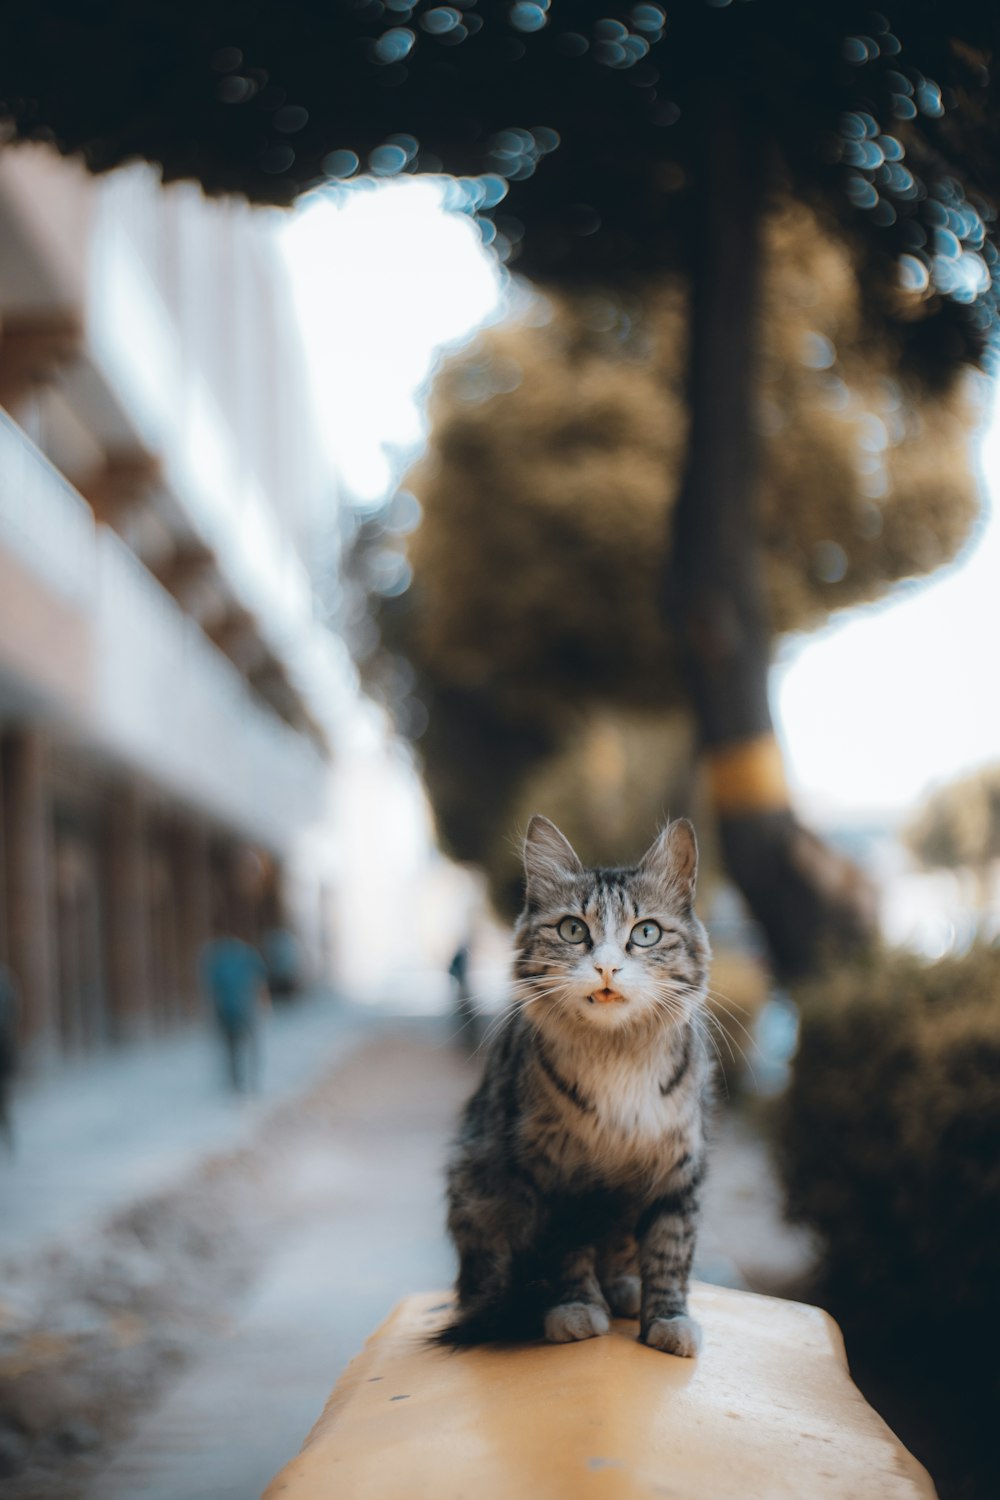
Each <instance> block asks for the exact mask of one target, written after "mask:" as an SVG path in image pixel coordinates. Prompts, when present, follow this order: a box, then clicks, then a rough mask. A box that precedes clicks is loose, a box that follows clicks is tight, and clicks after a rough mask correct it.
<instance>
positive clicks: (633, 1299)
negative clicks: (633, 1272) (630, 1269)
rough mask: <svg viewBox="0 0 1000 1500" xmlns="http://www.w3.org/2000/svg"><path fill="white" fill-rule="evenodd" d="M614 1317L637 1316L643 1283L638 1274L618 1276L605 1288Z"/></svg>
mask: <svg viewBox="0 0 1000 1500" xmlns="http://www.w3.org/2000/svg"><path fill="white" fill-rule="evenodd" d="M604 1295H605V1297H606V1298H607V1299H608V1306H609V1307H610V1309H611V1314H612V1317H615V1318H637V1317H638V1316H639V1303H640V1301H641V1300H642V1283H641V1281H640V1280H639V1278H638V1276H616V1277H615V1279H614V1281H609V1282H608V1284H607V1286H606V1287H605V1288H604Z"/></svg>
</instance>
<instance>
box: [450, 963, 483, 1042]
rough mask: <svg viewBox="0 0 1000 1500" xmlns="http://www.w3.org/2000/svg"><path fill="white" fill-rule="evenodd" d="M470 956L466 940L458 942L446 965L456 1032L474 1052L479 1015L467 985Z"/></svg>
mask: <svg viewBox="0 0 1000 1500" xmlns="http://www.w3.org/2000/svg"><path fill="white" fill-rule="evenodd" d="M471 956H472V950H471V946H470V944H469V942H468V941H466V942H464V943H460V944H459V946H458V947H457V948H456V950H455V955H454V957H453V958H452V961H451V963H450V964H449V965H448V977H449V978H450V979H451V981H452V986H453V989H452V1002H451V1014H452V1019H453V1020H454V1022H455V1026H456V1032H455V1035H456V1037H458V1038H459V1039H460V1040H461V1041H462V1042H463V1044H464V1045H465V1046H466V1047H467V1048H468V1049H469V1051H472V1052H474V1051H475V1049H476V1044H477V1041H478V1031H479V1016H478V1013H477V1011H476V1007H475V1005H474V1004H473V1001H472V990H471V988H470V986H469V962H470V959H471Z"/></svg>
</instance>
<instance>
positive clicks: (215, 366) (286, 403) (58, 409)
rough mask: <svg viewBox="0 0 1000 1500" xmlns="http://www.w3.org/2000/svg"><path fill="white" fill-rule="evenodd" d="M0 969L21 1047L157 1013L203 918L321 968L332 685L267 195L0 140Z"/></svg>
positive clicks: (344, 698) (299, 394)
mask: <svg viewBox="0 0 1000 1500" xmlns="http://www.w3.org/2000/svg"><path fill="white" fill-rule="evenodd" d="M0 405H2V407H3V411H2V412H0V961H2V962H4V963H5V964H6V965H7V966H8V968H9V969H10V970H11V972H12V974H13V975H14V978H15V981H16V984H17V987H18V989H19V992H20V1023H19V1024H20V1032H21V1039H22V1043H23V1045H24V1047H25V1049H26V1051H27V1052H35V1053H37V1054H39V1055H45V1054H50V1053H54V1052H58V1051H74V1050H80V1049H88V1048H93V1047H96V1046H99V1045H101V1044H102V1043H103V1042H104V1041H105V1040H108V1039H114V1038H117V1037H123V1036H129V1035H132V1034H135V1033H142V1032H145V1031H150V1030H156V1029H161V1028H165V1027H168V1026H170V1025H172V1024H175V1023H177V1022H179V1021H181V1020H183V1018H184V1017H185V1016H188V1015H189V1014H191V1013H192V1012H193V1011H194V1009H195V1008H196V1007H197V1005H198V998H197V992H196V985H195V969H196V956H197V952H198V949H199V947H200V946H201V944H202V943H203V942H204V941H205V939H206V937H207V936H208V935H209V933H210V931H211V929H212V927H213V923H217V922H219V921H225V922H226V923H227V924H228V925H235V926H237V927H238V928H239V929H241V930H242V931H243V932H244V933H245V934H246V935H247V936H248V937H250V938H252V939H259V938H260V936H261V934H262V932H263V931H264V930H265V929H266V928H267V927H268V926H270V925H273V924H276V923H278V922H285V921H289V922H292V923H293V925H295V926H296V927H297V928H298V930H299V933H300V936H301V937H302V938H303V939H304V940H305V944H306V947H307V949H308V950H309V951H310V953H311V964H312V967H313V970H314V972H315V971H317V970H320V971H321V970H322V969H323V967H324V966H325V964H326V962H327V961H328V951H327V950H328V948H329V944H330V938H329V934H328V932H327V924H328V921H329V907H330V902H329V889H328V882H329V879H330V867H329V858H328V850H327V848H326V844H325V843H324V840H323V838H322V837H319V836H318V835H317V832H316V830H317V826H318V825H319V824H321V823H322V819H323V816H324V807H325V799H326V798H327V796H328V790H329V783H330V760H331V756H332V755H333V754H334V753H335V742H336V738H337V725H338V721H339V719H340V718H341V717H342V716H343V715H344V714H347V713H349V712H350V711H351V705H352V703H353V702H354V701H355V699H354V688H353V681H352V675H351V672H350V668H349V665H348V663H347V660H346V655H345V653H344V652H343V648H342V646H341V645H340V643H339V642H338V641H337V640H336V639H335V638H334V637H332V636H331V635H330V633H329V632H328V631H327V630H326V629H325V628H324V627H323V626H322V624H321V623H320V621H319V620H318V619H317V614H316V608H315V604H314V594H313V587H312V582H311V578H310V566H311V564H312V562H313V561H314V559H315V558H316V556H317V555H318V552H319V550H320V549H322V547H323V546H324V537H325V536H327V535H329V532H330V514H331V512H330V502H331V488H332V483H331V479H330V476H329V472H328V469H327V468H326V466H325V464H324V461H323V458H322V449H321V445H320V443H319V441H318V437H317V426H316V419H315V417H314V415H313V411H312V408H311V405H310V399H309V393H308V390H307V388H306V376H305V369H304V360H303V357H302V352H301V349H300V347H299V340H298V334H297V330H296V325H295V320H294V317H293V316H292V313H291V307H290V301H289V298H288V288H287V287H286V285H285V282H284V267H283V264H282V262H281V259H280V255H279V251H278V247H277V244H276V242H275V235H274V227H273V223H272V221H271V217H270V215H268V214H263V215H262V214H260V213H258V212H255V211H253V210H251V209H250V208H249V207H247V206H246V205H243V204H239V203H234V202H227V203H211V202H207V201H206V200H205V199H204V198H203V197H202V195H201V193H200V190H198V189H196V188H194V187H192V186H191V185H188V184H182V185H176V186H173V187H171V188H168V189H166V190H164V189H162V188H161V187H160V185H159V183H158V180H157V178H156V176H155V174H154V173H152V172H151V171H150V170H149V169H148V168H145V167H136V168H129V169H126V170H124V171H120V172H117V173H115V174H113V175H111V176H109V177H105V178H93V177H91V176H89V174H87V173H86V172H85V171H83V170H82V169H80V168H79V167H77V166H76V165H75V164H73V163H70V162H66V161H63V160H62V159H60V158H59V157H57V156H56V155H55V154H54V153H50V152H48V151H46V150H45V149H44V148H27V149H25V148H17V149H10V148H7V149H3V150H0Z"/></svg>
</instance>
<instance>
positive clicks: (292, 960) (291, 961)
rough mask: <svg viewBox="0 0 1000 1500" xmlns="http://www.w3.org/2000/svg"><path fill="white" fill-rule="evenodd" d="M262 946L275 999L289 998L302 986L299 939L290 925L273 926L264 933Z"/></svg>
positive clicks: (272, 995) (268, 979) (270, 986)
mask: <svg viewBox="0 0 1000 1500" xmlns="http://www.w3.org/2000/svg"><path fill="white" fill-rule="evenodd" d="M261 948H262V949H263V953H264V964H265V966H266V968H267V984H268V989H269V990H270V992H271V997H272V999H274V1000H287V999H288V998H289V997H290V996H292V995H294V994H297V993H298V991H299V990H300V989H301V988H302V954H301V950H300V947H299V940H298V938H297V937H296V936H295V934H294V932H292V931H291V929H290V928H288V927H284V926H281V927H272V928H271V930H270V931H269V932H266V933H265V934H264V938H263V941H262V943H261Z"/></svg>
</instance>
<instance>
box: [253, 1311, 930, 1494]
mask: <svg viewBox="0 0 1000 1500" xmlns="http://www.w3.org/2000/svg"><path fill="white" fill-rule="evenodd" d="M450 1300H451V1299H450V1297H448V1295H447V1294H442V1293H436V1294H434V1293H431V1294H428V1295H423V1296H415V1297H408V1298H407V1299H406V1300H405V1301H404V1302H402V1303H401V1304H400V1305H399V1307H397V1309H396V1310H395V1312H394V1313H393V1314H392V1315H391V1316H390V1317H389V1319H388V1320H387V1321H386V1322H385V1323H384V1324H383V1325H382V1327H381V1328H379V1329H378V1330H377V1332H376V1333H375V1334H374V1335H373V1336H372V1337H371V1339H369V1341H368V1343H367V1345H366V1346H365V1349H364V1350H363V1352H362V1353H361V1354H360V1355H359V1356H358V1357H357V1359H355V1360H354V1361H353V1363H352V1364H351V1365H350V1367H349V1368H348V1370H347V1371H346V1372H345V1374H344V1375H343V1377H342V1379H341V1380H340V1381H339V1382H338V1384H337V1386H336V1388H335V1390H334V1392H333V1394H332V1396H331V1397H330V1400H329V1402H328V1403H327V1406H326V1410H325V1411H324V1413H323V1415H322V1417H321V1418H320V1420H319V1421H318V1422H317V1424H316V1426H315V1427H314V1428H313V1431H312V1432H311V1433H310V1435H309V1437H308V1439H307V1440H306V1444H305V1447H304V1448H303V1450H302V1452H301V1453H300V1455H299V1456H298V1458H296V1459H294V1460H293V1461H292V1462H291V1463H290V1464H289V1465H288V1466H287V1467H286V1468H285V1469H283V1470H282V1472H281V1473H280V1474H279V1475H278V1476H277V1477H276V1478H275V1479H274V1480H273V1481H272V1483H271V1485H270V1486H269V1487H268V1489H267V1491H266V1495H265V1500H279V1497H280V1500H332V1497H334V1496H336V1497H343V1500H590V1497H601V1500H639V1497H642V1500H647V1497H663V1500H933V1497H934V1494H935V1491H934V1487H933V1485H932V1484H931V1481H930V1478H929V1477H928V1475H927V1473H926V1471H925V1470H924V1469H923V1468H922V1467H921V1466H920V1465H919V1464H918V1463H917V1461H916V1460H915V1459H914V1458H913V1457H912V1456H911V1455H910V1454H909V1453H908V1452H907V1450H906V1449H905V1448H904V1447H903V1446H902V1444H901V1443H899V1441H898V1440H897V1439H896V1438H895V1437H894V1436H893V1434H892V1433H891V1432H890V1430H889V1428H888V1427H887V1426H886V1425H885V1423H884V1422H883V1421H882V1419H881V1418H880V1417H879V1416H878V1415H877V1414H876V1413H875V1412H874V1411H873V1410H872V1408H871V1407H870V1406H869V1405H868V1404H867V1402H866V1401H865V1399H864V1397H863V1396H862V1395H861V1392H860V1391H859V1390H858V1389H857V1387H856V1386H855V1385H854V1384H853V1383H852V1381H851V1378H850V1375H849V1374H848V1370H847V1361H846V1359H845V1356H844V1346H843V1340H842V1339H841V1336H840V1331H839V1329H838V1328H837V1325H836V1324H835V1323H834V1322H833V1320H832V1319H831V1318H829V1317H828V1316H827V1314H826V1313H824V1312H821V1311H820V1310H819V1309H818V1308H815V1307H806V1306H803V1305H802V1304H801V1303H796V1302H781V1301H778V1300H776V1299H774V1298H771V1297H757V1296H753V1295H751V1294H750V1293H747V1292H735V1291H729V1290H726V1289H723V1288H721V1287H712V1286H700V1285H699V1286H695V1287H694V1288H693V1294H692V1306H693V1311H694V1313H695V1316H696V1317H697V1318H698V1319H699V1320H700V1322H701V1323H702V1326H703V1329H704V1333H705V1347H704V1349H703V1351H702V1354H701V1356H700V1358H699V1359H698V1360H697V1361H689V1360H683V1359H676V1358H674V1357H673V1356H671V1355H665V1354H660V1353H658V1352H656V1351H654V1350H651V1349H647V1348H645V1347H644V1346H643V1345H641V1344H638V1343H636V1339H635V1335H636V1325H635V1324H634V1323H616V1324H615V1326H614V1329H613V1331H612V1332H611V1334H609V1335H608V1336H607V1337H605V1338H597V1339H590V1340H588V1341H587V1342H586V1343H582V1344H563V1345H558V1346H555V1345H545V1344H532V1345H527V1346H524V1347H522V1348H518V1349H474V1350H470V1351H463V1352H459V1353H450V1352H444V1351H440V1350H436V1349H429V1348H427V1347H426V1344H425V1342H424V1341H425V1339H426V1336H427V1334H428V1333H430V1332H431V1331H432V1330H433V1329H434V1328H435V1327H436V1326H437V1324H438V1323H439V1322H440V1321H441V1319H442V1318H443V1316H444V1313H445V1310H446V1309H447V1307H448V1306H449V1305H450Z"/></svg>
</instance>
